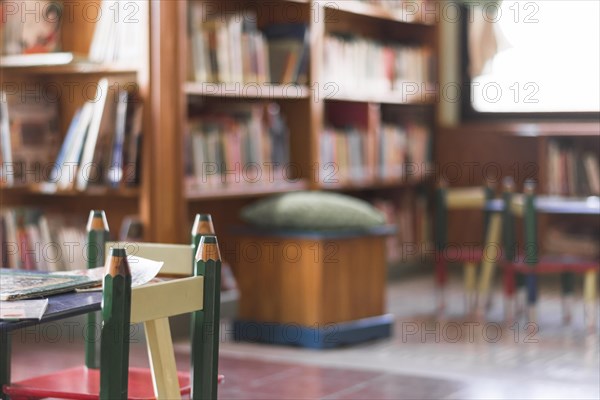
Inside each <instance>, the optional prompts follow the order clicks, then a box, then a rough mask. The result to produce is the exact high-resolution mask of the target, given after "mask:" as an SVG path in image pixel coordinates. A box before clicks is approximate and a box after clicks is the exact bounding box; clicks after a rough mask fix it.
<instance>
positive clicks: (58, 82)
mask: <svg viewBox="0 0 600 400" xmlns="http://www.w3.org/2000/svg"><path fill="white" fill-rule="evenodd" d="M3 3H4V2H3ZM32 4H33V3H32ZM47 5H48V4H42V3H40V4H37V6H31V7H29V6H28V5H26V4H25V2H13V3H12V4H10V5H7V7H9V6H10V7H12V8H11V10H12V11H13V12H15V13H17V15H20V16H22V18H28V19H29V20H30V21H31V20H32V18H38V20H39V21H40V23H43V21H44V20H45V19H43V18H41V17H40V16H39V15H38V16H37V17H34V16H32V15H31V14H32V13H33V12H36V11H37V12H39V11H40V10H41V9H42V8H43V7H46V6H47ZM23 7H25V8H26V7H29V8H27V10H25V9H23ZM100 8H101V2H100V1H99V0H90V1H86V2H81V3H73V4H70V6H68V7H64V8H63V14H62V17H61V28H60V30H61V35H60V38H61V39H60V51H61V52H66V53H73V55H74V56H75V61H73V62H71V63H68V64H64V65H43V64H42V65H29V66H27V65H18V64H16V65H15V64H13V65H10V66H4V65H3V66H2V67H1V69H2V71H1V74H0V84H1V85H2V89H3V90H4V91H5V92H6V96H7V100H8V101H9V102H10V101H11V97H12V98H13V99H12V100H14V102H17V103H18V102H19V101H20V99H19V96H22V95H24V94H29V95H31V96H33V98H36V99H38V100H39V99H45V100H47V101H48V102H49V103H57V110H58V118H57V120H58V127H57V132H58V133H59V138H58V139H59V142H60V143H59V146H60V144H61V143H62V142H63V140H64V139H65V135H66V132H67V130H68V128H69V125H70V123H71V121H72V119H73V116H74V114H75V112H76V110H77V109H78V108H80V107H81V106H82V105H83V104H84V102H86V101H89V100H90V99H93V98H94V94H93V90H95V88H96V87H98V82H99V80H100V79H101V78H107V80H108V82H109V91H110V90H111V89H130V90H132V91H134V92H136V95H138V100H139V101H140V102H141V103H142V107H144V108H145V109H146V110H145V111H146V112H145V113H144V114H143V115H145V116H146V117H147V116H148V115H149V114H150V113H149V112H148V111H149V103H148V100H149V97H148V88H149V81H148V72H149V70H148V69H149V63H148V59H147V58H148V45H149V37H148V33H149V27H148V24H147V21H148V10H149V9H148V7H147V6H146V4H145V3H143V2H139V3H138V8H137V9H136V13H139V14H136V16H137V18H138V19H137V21H138V22H137V23H136V25H135V29H136V30H139V34H140V35H141V36H140V37H141V38H142V39H141V46H142V48H141V49H139V51H140V52H141V54H143V55H145V56H143V57H141V59H139V60H138V61H137V62H136V63H127V64H126V65H125V64H124V63H120V64H116V63H110V64H109V63H98V62H89V61H87V60H85V58H86V57H87V55H88V52H89V49H90V45H91V43H92V40H93V37H94V32H95V28H96V25H97V23H98V21H100V19H101V18H102V17H101V14H99V10H100ZM3 9H4V7H3ZM8 9H9V8H6V10H8ZM27 11H28V12H29V16H28V17H25V13H26V12H27ZM121 11H123V10H121ZM7 12H8V11H7ZM115 12H116V10H115ZM105 17H107V16H105ZM142 21H146V22H145V23H143V22H142ZM29 27H30V28H31V26H29ZM80 60H83V61H80ZM9 114H10V112H9ZM146 117H144V118H145V119H144V121H143V122H142V125H143V129H142V131H143V132H144V133H148V131H149V129H148V128H149V124H148V121H149V120H148V118H146ZM147 139H148V137H144V138H143V139H142V142H148V143H144V145H143V146H142V151H143V155H142V157H141V159H142V160H143V161H142V162H143V165H141V167H140V173H141V176H142V177H143V179H141V182H140V183H139V184H137V185H133V186H123V185H119V187H117V188H112V187H108V186H92V185H88V187H87V188H86V189H85V190H83V191H77V190H75V189H70V190H62V191H56V190H54V189H52V190H47V188H46V189H45V187H46V186H45V183H46V181H47V179H46V178H47V177H48V171H49V168H48V166H47V165H40V166H38V167H39V168H37V167H36V168H35V169H32V170H31V171H29V172H28V176H26V178H27V179H24V180H17V181H15V182H14V184H12V185H3V186H2V187H1V188H0V205H1V208H2V210H4V209H6V208H10V207H35V208H39V209H42V210H43V211H44V212H53V213H57V214H70V215H80V216H81V221H82V222H83V223H85V220H86V215H88V213H89V211H90V210H91V209H103V210H105V211H106V213H107V217H108V222H109V225H110V227H111V231H112V232H115V233H113V234H116V232H118V231H119V228H120V227H121V224H122V222H123V220H124V218H125V217H126V216H129V215H138V216H140V217H141V219H142V221H143V222H144V224H146V225H148V224H149V223H150V220H151V215H150V211H151V209H150V204H151V196H152V194H151V190H150V189H151V188H150V185H149V183H150V179H149V178H150V176H151V170H150V157H151V153H150V148H151V146H150V143H149V142H150V141H149V140H147ZM53 161H54V160H52V162H53ZM61 173H66V171H64V169H63V171H61ZM3 183H6V182H5V180H3ZM115 237H116V236H115ZM150 238H151V236H148V239H150Z"/></svg>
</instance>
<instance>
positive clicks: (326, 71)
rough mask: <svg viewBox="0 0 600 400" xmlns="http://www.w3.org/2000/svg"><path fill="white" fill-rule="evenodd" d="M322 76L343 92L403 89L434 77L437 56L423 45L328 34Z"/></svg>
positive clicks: (432, 80)
mask: <svg viewBox="0 0 600 400" xmlns="http://www.w3.org/2000/svg"><path fill="white" fill-rule="evenodd" d="M323 78H324V80H325V82H335V83H336V84H337V85H338V86H339V88H340V93H356V92H358V93H366V94H369V93H374V94H381V93H389V92H403V91H404V90H403V89H404V88H405V86H406V85H407V84H411V85H415V84H416V85H418V87H419V88H421V87H422V86H427V84H429V83H431V82H434V81H435V57H434V53H433V51H432V50H431V49H430V48H428V47H424V46H410V45H400V44H384V43H379V42H377V41H374V40H371V39H365V38H360V37H346V36H339V35H328V36H326V37H325V43H324V47H323Z"/></svg>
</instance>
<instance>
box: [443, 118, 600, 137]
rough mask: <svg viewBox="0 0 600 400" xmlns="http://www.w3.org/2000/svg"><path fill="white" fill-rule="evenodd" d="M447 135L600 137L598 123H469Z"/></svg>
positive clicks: (450, 131)
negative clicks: (479, 133) (490, 134)
mask: <svg viewBox="0 0 600 400" xmlns="http://www.w3.org/2000/svg"><path fill="white" fill-rule="evenodd" d="M445 132H446V133H447V134H461V133H467V134H470V133H476V132H494V133H497V134H502V135H506V136H515V137H524V138H527V137H532V138H535V137H540V138H543V137H552V136H557V137H598V136H600V125H599V124H598V121H590V122H585V121H572V122H568V121H564V122H513V123H469V124H463V125H460V126H458V127H456V128H451V129H446V130H445Z"/></svg>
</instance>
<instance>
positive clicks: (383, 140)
mask: <svg viewBox="0 0 600 400" xmlns="http://www.w3.org/2000/svg"><path fill="white" fill-rule="evenodd" d="M430 140H431V133H430V131H429V128H428V127H427V126H425V125H423V124H421V123H417V122H411V123H408V124H406V125H404V126H401V125H395V124H389V123H384V124H382V126H381V128H380V129H378V130H376V131H375V135H374V134H372V133H369V132H368V131H366V130H362V129H360V128H359V127H356V126H349V127H346V128H334V127H331V126H330V127H327V128H326V129H325V131H324V132H323V133H322V134H321V137H320V146H321V149H320V150H321V164H322V165H323V166H328V165H333V166H334V167H335V168H334V169H335V176H336V178H338V179H336V180H335V182H336V183H338V182H354V183H361V182H369V181H372V180H373V179H375V178H377V179H379V180H381V181H399V180H401V179H404V178H408V176H407V168H408V167H407V165H409V164H412V165H413V166H414V168H413V169H412V170H414V171H420V170H421V169H422V168H423V166H424V165H425V164H426V163H428V162H429V161H430V155H429V147H430ZM412 170H410V171H412Z"/></svg>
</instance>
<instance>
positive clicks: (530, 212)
mask: <svg viewBox="0 0 600 400" xmlns="http://www.w3.org/2000/svg"><path fill="white" fill-rule="evenodd" d="M524 219H525V222H524V225H525V262H526V263H527V264H529V265H536V264H537V262H538V249H537V246H538V245H537V219H536V214H535V195H534V194H533V192H532V190H531V191H528V192H526V193H525V213H524Z"/></svg>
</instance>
